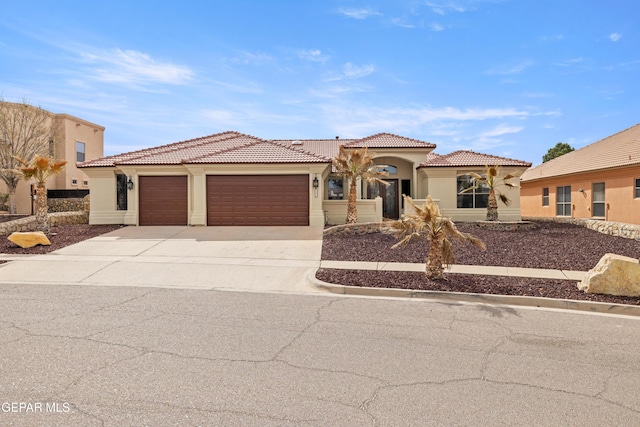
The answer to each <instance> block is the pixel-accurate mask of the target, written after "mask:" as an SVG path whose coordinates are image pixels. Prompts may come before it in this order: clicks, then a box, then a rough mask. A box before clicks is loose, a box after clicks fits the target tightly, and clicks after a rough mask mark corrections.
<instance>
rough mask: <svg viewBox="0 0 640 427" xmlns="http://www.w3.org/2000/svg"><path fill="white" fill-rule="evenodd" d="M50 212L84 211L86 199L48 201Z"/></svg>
mask: <svg viewBox="0 0 640 427" xmlns="http://www.w3.org/2000/svg"><path fill="white" fill-rule="evenodd" d="M47 204H48V205H49V212H50V213H54V212H74V211H81V210H84V199H82V198H68V199H47Z"/></svg>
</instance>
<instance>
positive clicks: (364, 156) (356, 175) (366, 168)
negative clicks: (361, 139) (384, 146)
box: [333, 145, 389, 224]
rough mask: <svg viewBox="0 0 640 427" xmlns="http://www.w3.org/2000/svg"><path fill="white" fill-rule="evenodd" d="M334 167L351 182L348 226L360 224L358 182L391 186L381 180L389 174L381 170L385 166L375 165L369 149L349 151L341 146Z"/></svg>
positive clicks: (337, 172) (338, 173) (334, 160)
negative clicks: (359, 180)
mask: <svg viewBox="0 0 640 427" xmlns="http://www.w3.org/2000/svg"><path fill="white" fill-rule="evenodd" d="M333 167H334V168H335V170H336V174H337V175H338V176H340V177H342V178H343V179H348V180H349V199H348V202H347V224H354V223H356V222H358V205H357V203H358V202H357V200H356V181H357V180H358V179H361V180H363V181H365V182H379V183H381V184H383V185H389V183H388V182H386V181H383V180H382V179H380V178H383V177H385V176H389V174H388V173H387V172H384V171H381V170H380V168H383V167H384V165H376V164H375V162H374V161H373V156H371V155H370V154H369V152H368V150H367V147H363V148H356V149H350V150H347V149H346V148H344V146H343V145H341V146H340V153H339V154H338V156H336V157H335V158H334V159H333Z"/></svg>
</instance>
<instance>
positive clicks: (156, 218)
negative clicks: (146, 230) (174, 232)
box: [138, 176, 188, 225]
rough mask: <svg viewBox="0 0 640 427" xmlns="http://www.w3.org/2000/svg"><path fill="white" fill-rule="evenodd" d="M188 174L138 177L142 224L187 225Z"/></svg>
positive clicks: (140, 219)
mask: <svg viewBox="0 0 640 427" xmlns="http://www.w3.org/2000/svg"><path fill="white" fill-rule="evenodd" d="M187 186H188V183H187V177H186V176H141V177H139V179H138V187H139V190H138V198H139V207H140V208H139V212H140V214H139V222H140V225H187V222H188V194H187Z"/></svg>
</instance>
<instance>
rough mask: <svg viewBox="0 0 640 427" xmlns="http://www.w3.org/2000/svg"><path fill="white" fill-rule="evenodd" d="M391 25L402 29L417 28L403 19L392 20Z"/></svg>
mask: <svg viewBox="0 0 640 427" xmlns="http://www.w3.org/2000/svg"><path fill="white" fill-rule="evenodd" d="M391 24H392V25H395V26H396V27H401V28H415V27H416V26H415V25H413V24H409V23H408V22H406V21H405V20H403V19H400V18H391Z"/></svg>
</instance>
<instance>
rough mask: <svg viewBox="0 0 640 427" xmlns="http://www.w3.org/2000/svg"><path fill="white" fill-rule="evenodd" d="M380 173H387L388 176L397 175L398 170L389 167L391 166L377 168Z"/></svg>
mask: <svg viewBox="0 0 640 427" xmlns="http://www.w3.org/2000/svg"><path fill="white" fill-rule="evenodd" d="M378 170H379V171H380V172H387V173H388V174H389V175H397V174H398V168H397V167H395V166H391V165H387V166H385V167H383V168H379V169H378Z"/></svg>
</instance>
